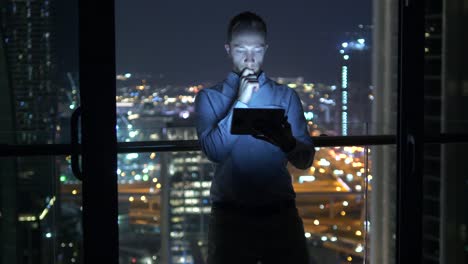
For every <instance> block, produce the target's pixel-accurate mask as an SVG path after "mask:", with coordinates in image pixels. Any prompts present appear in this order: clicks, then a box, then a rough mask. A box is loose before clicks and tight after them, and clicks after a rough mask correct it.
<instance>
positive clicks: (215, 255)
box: [208, 205, 309, 264]
mask: <svg viewBox="0 0 468 264" xmlns="http://www.w3.org/2000/svg"><path fill="white" fill-rule="evenodd" d="M271 209H272V208H271V207H270V208H266V209H265V208H258V209H256V208H247V209H244V208H237V207H234V208H233V207H232V206H227V208H226V207H225V206H221V208H219V207H217V206H215V205H213V207H212V211H211V215H210V222H209V229H208V264H230V263H236V264H257V263H262V264H273V263H283V264H289V263H291V264H293V263H294V264H307V263H309V256H308V252H307V242H306V239H305V236H304V226H303V223H302V219H301V217H300V216H299V214H298V212H297V208H296V206H295V205H294V206H288V207H286V208H285V207H280V208H273V210H271Z"/></svg>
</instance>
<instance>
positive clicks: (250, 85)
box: [238, 68, 259, 104]
mask: <svg viewBox="0 0 468 264" xmlns="http://www.w3.org/2000/svg"><path fill="white" fill-rule="evenodd" d="M258 89H259V84H258V80H257V76H256V75H255V72H254V71H253V70H251V69H249V68H245V69H244V70H243V71H242V73H241V77H240V83H239V93H238V100H239V101H241V102H242V103H244V104H248V103H249V102H250V100H251V99H252V95H253V93H254V92H257V91H258Z"/></svg>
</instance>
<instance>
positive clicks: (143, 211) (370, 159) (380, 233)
mask: <svg viewBox="0 0 468 264" xmlns="http://www.w3.org/2000/svg"><path fill="white" fill-rule="evenodd" d="M366 152H367V153H368V155H366ZM395 153H396V147H394V146H374V147H372V148H365V147H362V146H356V147H333V148H320V149H319V148H317V152H316V156H315V160H314V164H313V166H312V167H310V168H309V169H307V170H299V169H296V168H294V167H293V166H291V165H290V164H289V165H288V171H289V173H290V174H291V181H292V183H293V187H294V190H295V192H296V204H297V208H298V210H299V214H300V216H301V217H302V219H303V223H304V229H305V234H304V236H305V237H306V238H307V244H308V250H309V252H310V255H311V258H312V259H313V260H315V262H313V263H324V264H325V263H333V264H334V263H344V262H349V263H362V261H363V258H364V257H367V259H368V260H370V259H371V258H372V259H376V260H381V259H386V261H382V263H394V254H395V251H394V250H395V244H394V242H395V240H394V239H395V227H396V222H395V221H396V203H395V201H396V185H395V170H396V168H395V164H396V163H395V162H394V160H395V157H396V156H395ZM215 166H216V165H215V164H214V163H212V162H210V161H209V160H208V159H207V158H206V157H205V156H204V155H203V154H202V153H201V152H200V151H192V152H166V153H127V154H119V168H118V171H117V173H118V182H119V232H120V233H119V236H120V261H121V263H126V262H127V261H132V259H133V258H135V259H136V260H137V261H139V260H144V259H148V258H151V259H157V260H159V259H161V258H162V257H163V255H164V248H166V249H167V251H166V254H167V255H168V256H170V259H171V261H172V262H168V263H206V262H205V261H206V257H207V243H208V240H207V239H208V229H209V215H210V212H211V200H210V197H209V195H210V188H211V183H212V179H213V176H214V172H215ZM366 179H367V181H366ZM265 184H267V183H265ZM366 190H367V191H366ZM366 223H367V226H366Z"/></svg>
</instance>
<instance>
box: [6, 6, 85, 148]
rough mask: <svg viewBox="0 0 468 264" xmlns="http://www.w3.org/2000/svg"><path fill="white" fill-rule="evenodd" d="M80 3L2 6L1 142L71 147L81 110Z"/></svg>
mask: <svg viewBox="0 0 468 264" xmlns="http://www.w3.org/2000/svg"><path fill="white" fill-rule="evenodd" d="M77 7H78V4H77V1H67V2H64V1H49V0H39V1H10V0H8V1H2V3H1V4H0V9H1V11H2V21H1V29H2V30H0V32H1V33H0V34H1V35H0V38H1V42H0V83H1V85H0V94H1V95H2V96H1V97H0V122H1V123H2V126H1V127H0V140H1V141H2V143H9V144H54V143H68V142H70V116H71V113H72V112H73V110H74V109H76V107H78V106H79V104H80V102H79V81H78V11H77Z"/></svg>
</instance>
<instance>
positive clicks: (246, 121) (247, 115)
mask: <svg viewBox="0 0 468 264" xmlns="http://www.w3.org/2000/svg"><path fill="white" fill-rule="evenodd" d="M284 112H285V111H284V109H281V108H234V114H233V116H232V123H231V134H233V135H256V134H257V133H256V132H255V130H254V129H253V128H254V127H257V126H272V125H275V123H278V124H279V123H281V121H282V119H283V117H284Z"/></svg>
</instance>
